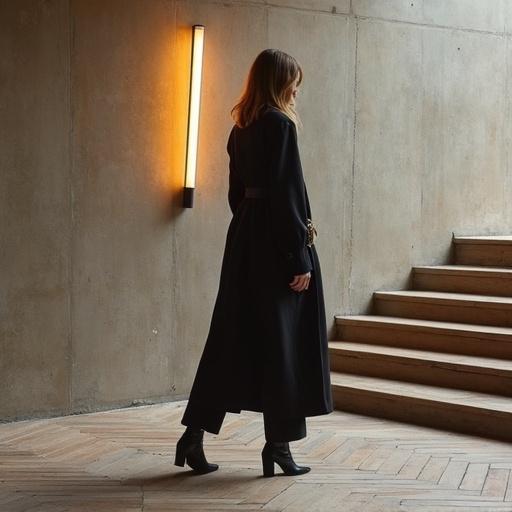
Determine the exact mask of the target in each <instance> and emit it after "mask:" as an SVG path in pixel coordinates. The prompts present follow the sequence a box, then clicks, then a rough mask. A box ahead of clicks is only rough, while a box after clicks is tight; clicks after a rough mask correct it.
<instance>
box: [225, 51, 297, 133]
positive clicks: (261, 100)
mask: <svg viewBox="0 0 512 512" xmlns="http://www.w3.org/2000/svg"><path fill="white" fill-rule="evenodd" d="M302 77H303V73H302V68H301V66H300V64H299V63H298V62H297V60H296V59H295V58H294V57H292V56H291V55H288V54H287V53H285V52H282V51H280V50H276V49H273V48H268V49H266V50H263V51H262V52H260V53H259V54H258V56H257V57H256V59H255V60H254V62H253V64H252V66H251V68H250V70H249V73H248V75H247V78H246V79H245V85H244V89H243V92H242V94H241V95H240V96H239V98H238V101H237V103H236V105H235V106H234V107H233V108H232V109H231V117H232V118H233V119H234V121H235V123H236V125H237V126H239V127H240V128H245V127H246V126H248V125H249V124H251V123H252V122H253V121H255V120H257V119H258V118H259V117H260V115H261V114H262V112H263V107H264V106H265V105H271V106H273V107H275V108H277V109H279V110H281V111H282V112H283V113H284V114H286V115H287V116H288V117H289V118H290V119H291V120H292V122H294V123H295V125H296V126H297V125H300V126H302V122H301V120H300V118H299V115H298V114H297V112H296V111H295V109H294V108H293V106H292V105H290V104H289V101H290V99H291V86H292V84H293V82H294V80H295V79H298V80H297V86H298V85H300V83H301V82H302Z"/></svg>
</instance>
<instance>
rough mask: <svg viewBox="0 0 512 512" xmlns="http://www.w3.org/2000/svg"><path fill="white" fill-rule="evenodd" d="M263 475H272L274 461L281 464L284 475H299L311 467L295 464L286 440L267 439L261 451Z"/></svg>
mask: <svg viewBox="0 0 512 512" xmlns="http://www.w3.org/2000/svg"><path fill="white" fill-rule="evenodd" d="M261 459H262V461H263V476H274V462H276V463H277V464H279V466H281V469H282V470H283V472H284V474H285V475H301V474H303V473H307V472H308V471H309V470H310V469H311V468H310V467H308V466H298V465H297V464H295V462H294V460H293V458H292V454H291V453H290V445H289V443H288V441H283V442H281V441H279V442H276V441H267V442H266V443H265V446H264V447H263V450H262V452H261Z"/></svg>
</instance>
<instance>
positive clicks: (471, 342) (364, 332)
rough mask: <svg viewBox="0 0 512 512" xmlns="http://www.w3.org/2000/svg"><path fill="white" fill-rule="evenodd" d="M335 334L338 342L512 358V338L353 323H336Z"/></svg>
mask: <svg viewBox="0 0 512 512" xmlns="http://www.w3.org/2000/svg"><path fill="white" fill-rule="evenodd" d="M336 334H337V339H338V340H344V341H353V342H360V343H374V344H376V345H385V346H390V347H401V348H415V349H419V350H431V351H433V352H452V353H454V354H466V355H470V356H483V357H497V358H502V359H512V339H511V341H510V342H506V341H501V340H495V339H492V338H490V339H488V338H474V337H466V336H460V335H457V334H443V333H442V332H437V331H432V332H430V331H427V332H423V331H416V330H407V329H402V328H400V327H399V326H398V327H397V328H394V329H390V328H385V327H381V326H375V327H372V326H365V325H356V324H347V325H345V324H337V326H336Z"/></svg>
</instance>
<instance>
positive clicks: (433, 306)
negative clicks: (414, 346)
mask: <svg viewBox="0 0 512 512" xmlns="http://www.w3.org/2000/svg"><path fill="white" fill-rule="evenodd" d="M373 297H374V305H375V312H376V313H377V314H379V315H387V316H403V317H407V318H423V319H425V320H440V321H450V322H464V323H475V324H482V325H496V326H502V327H512V298H511V297H499V296H491V295H474V294H465V293H447V292H431V291H420V290H417V291H415V290H404V291H377V292H374V294H373Z"/></svg>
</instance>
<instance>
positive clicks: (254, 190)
mask: <svg viewBox="0 0 512 512" xmlns="http://www.w3.org/2000/svg"><path fill="white" fill-rule="evenodd" d="M267 195H268V190H267V189H266V188H264V187H245V197H250V198H251V199H255V198H260V197H266V196H267Z"/></svg>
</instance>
